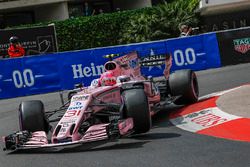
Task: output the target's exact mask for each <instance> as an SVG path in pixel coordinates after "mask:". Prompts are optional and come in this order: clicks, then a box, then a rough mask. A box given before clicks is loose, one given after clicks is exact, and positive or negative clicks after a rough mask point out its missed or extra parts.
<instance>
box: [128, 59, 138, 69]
mask: <svg viewBox="0 0 250 167" xmlns="http://www.w3.org/2000/svg"><path fill="white" fill-rule="evenodd" d="M138 65H139V63H138V59H137V58H136V59H133V60H130V61H129V66H130V67H131V68H136V67H138Z"/></svg>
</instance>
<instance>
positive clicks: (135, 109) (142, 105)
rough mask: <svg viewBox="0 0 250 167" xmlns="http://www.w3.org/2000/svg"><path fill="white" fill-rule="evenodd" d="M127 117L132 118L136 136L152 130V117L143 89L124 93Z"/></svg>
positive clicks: (129, 90)
mask: <svg viewBox="0 0 250 167" xmlns="http://www.w3.org/2000/svg"><path fill="white" fill-rule="evenodd" d="M122 96H123V100H124V109H125V115H126V116H127V117H132V118H133V121H134V131H135V133H136V134H139V133H145V132H147V131H149V130H150V127H151V116H150V112H149V105H148V100H147V96H146V95H145V92H144V90H143V89H128V90H125V91H124V92H123V93H122Z"/></svg>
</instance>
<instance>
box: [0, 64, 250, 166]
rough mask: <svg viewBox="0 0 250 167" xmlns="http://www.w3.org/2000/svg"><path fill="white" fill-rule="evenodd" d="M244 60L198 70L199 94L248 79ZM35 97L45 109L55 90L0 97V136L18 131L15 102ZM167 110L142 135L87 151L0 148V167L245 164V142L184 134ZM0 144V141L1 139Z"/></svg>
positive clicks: (248, 157) (52, 104)
mask: <svg viewBox="0 0 250 167" xmlns="http://www.w3.org/2000/svg"><path fill="white" fill-rule="evenodd" d="M249 73H250V64H242V65H237V66H230V67H225V68H220V69H212V70H206V71H200V72H198V73H197V74H198V81H199V84H200V94H201V96H203V95H206V94H209V93H213V92H216V91H221V90H225V89H229V88H233V87H236V86H240V85H243V84H246V83H250V77H249ZM29 99H41V100H42V101H43V102H44V103H45V107H46V109H53V108H56V107H57V106H59V105H60V102H59V96H58V93H50V94H46V95H36V96H30V97H22V98H15V99H8V100H1V101H0V106H1V108H0V136H3V135H7V134H9V133H10V132H12V131H15V130H17V129H18V117H17V107H18V104H19V103H20V101H22V100H29ZM170 110H172V109H171V108H168V109H166V110H164V111H162V112H160V113H158V114H157V115H156V116H155V117H154V118H153V128H152V130H151V131H150V132H149V133H147V134H143V135H139V136H136V137H133V138H129V139H121V140H119V141H118V142H113V143H109V144H106V145H103V146H100V147H98V148H95V149H92V150H84V148H79V149H75V150H73V151H62V152H59V153H21V154H17V153H15V154H7V153H6V152H3V151H0V167H44V166H48V167H57V166H58V167H59V166H60V167H68V166H72V167H78V166H79V167H83V166H88V167H92V166H102V167H110V166H115V167H118V166H137V167H140V166H142V167H146V166H154V167H158V166H163V167H179V166H181V167H190V166H202V167H206V166H209V167H211V166H213V167H214V166H218V167H229V166H230V167H231V166H237V167H241V166H242V167H245V166H250V143H247V142H238V141H230V140H225V139H219V138H214V137H209V136H204V135H199V134H194V133H191V132H186V131H183V130H181V129H178V128H177V127H174V126H172V125H171V123H170V122H169V121H168V113H169V112H170ZM1 144H2V143H1Z"/></svg>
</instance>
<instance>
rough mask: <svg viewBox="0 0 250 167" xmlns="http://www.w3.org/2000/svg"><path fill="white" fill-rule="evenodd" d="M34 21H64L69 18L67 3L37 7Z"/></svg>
mask: <svg viewBox="0 0 250 167" xmlns="http://www.w3.org/2000/svg"><path fill="white" fill-rule="evenodd" d="M34 13H35V21H36V22H43V21H53V20H65V19H68V18H69V13H68V4H67V2H62V3H57V4H50V5H45V6H38V7H36V8H35V10H34Z"/></svg>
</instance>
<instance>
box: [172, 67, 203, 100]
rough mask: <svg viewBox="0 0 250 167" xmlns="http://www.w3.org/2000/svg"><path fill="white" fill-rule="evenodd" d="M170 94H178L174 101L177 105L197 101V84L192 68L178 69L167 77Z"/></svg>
mask: <svg viewBox="0 0 250 167" xmlns="http://www.w3.org/2000/svg"><path fill="white" fill-rule="evenodd" d="M169 87H170V91H171V95H172V96H180V97H179V98H178V99H177V100H176V101H175V102H174V103H175V104H177V105H183V104H191V103H195V102H197V101H198V97H199V85H198V81H197V77H196V74H195V73H194V72H193V71H192V70H180V71H176V72H175V73H173V74H171V75H170V77H169Z"/></svg>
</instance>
